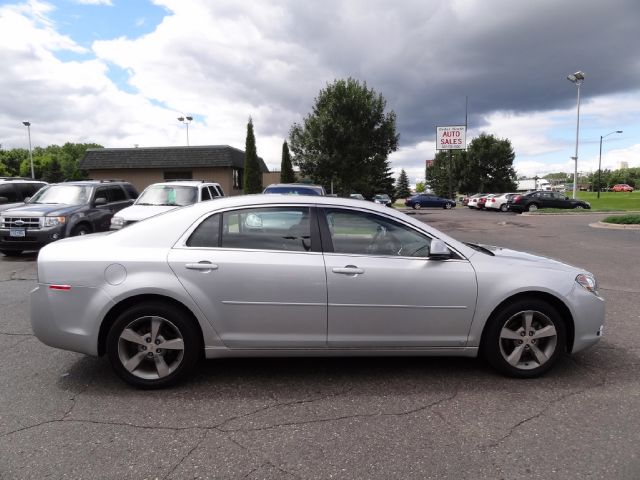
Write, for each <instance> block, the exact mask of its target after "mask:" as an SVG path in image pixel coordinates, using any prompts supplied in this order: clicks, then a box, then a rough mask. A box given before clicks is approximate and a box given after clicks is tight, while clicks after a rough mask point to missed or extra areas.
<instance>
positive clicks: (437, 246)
mask: <svg viewBox="0 0 640 480" xmlns="http://www.w3.org/2000/svg"><path fill="white" fill-rule="evenodd" d="M427 258H428V259H429V260H448V259H449V258H451V250H449V247H447V244H446V243H444V242H443V241H442V240H440V239H438V238H434V239H433V240H431V246H430V248H429V256H428V257H427Z"/></svg>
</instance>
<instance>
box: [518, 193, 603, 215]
mask: <svg viewBox="0 0 640 480" xmlns="http://www.w3.org/2000/svg"><path fill="white" fill-rule="evenodd" d="M507 208H508V209H509V210H511V211H513V212H535V211H536V210H538V209H539V208H578V209H580V208H591V204H590V203H589V202H585V201H583V200H578V199H577V198H575V199H571V198H569V197H567V196H566V195H565V194H564V193H562V192H543V191H537V192H530V193H526V194H523V195H515V196H513V197H511V199H509V201H508V202H507Z"/></svg>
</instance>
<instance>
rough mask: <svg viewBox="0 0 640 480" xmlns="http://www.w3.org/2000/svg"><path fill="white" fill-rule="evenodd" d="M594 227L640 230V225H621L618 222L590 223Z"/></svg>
mask: <svg viewBox="0 0 640 480" xmlns="http://www.w3.org/2000/svg"><path fill="white" fill-rule="evenodd" d="M589 226H590V227H592V228H608V229H610V230H640V225H621V224H618V223H605V222H596V223H590V224H589Z"/></svg>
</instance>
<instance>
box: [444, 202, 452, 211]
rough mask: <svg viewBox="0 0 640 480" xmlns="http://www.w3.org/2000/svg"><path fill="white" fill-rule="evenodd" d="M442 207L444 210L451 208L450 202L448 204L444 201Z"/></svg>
mask: <svg viewBox="0 0 640 480" xmlns="http://www.w3.org/2000/svg"><path fill="white" fill-rule="evenodd" d="M444 208H445V209H446V210H451V204H450V203H449V202H447V203H445V204H444Z"/></svg>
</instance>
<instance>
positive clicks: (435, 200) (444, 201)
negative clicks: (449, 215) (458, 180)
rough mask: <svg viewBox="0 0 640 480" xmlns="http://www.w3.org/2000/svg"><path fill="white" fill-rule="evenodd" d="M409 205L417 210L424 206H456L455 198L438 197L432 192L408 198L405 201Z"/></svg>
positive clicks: (447, 207) (448, 207)
mask: <svg viewBox="0 0 640 480" xmlns="http://www.w3.org/2000/svg"><path fill="white" fill-rule="evenodd" d="M404 204H405V205H406V206H407V207H412V208H413V209H415V210H420V209H421V208H422V207H437V208H446V209H450V208H453V207H455V206H456V202H455V201H454V200H449V199H448V198H442V197H438V196H437V195H432V194H430V193H419V194H417V195H414V196H413V197H411V198H407V199H406V200H405V202H404Z"/></svg>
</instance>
